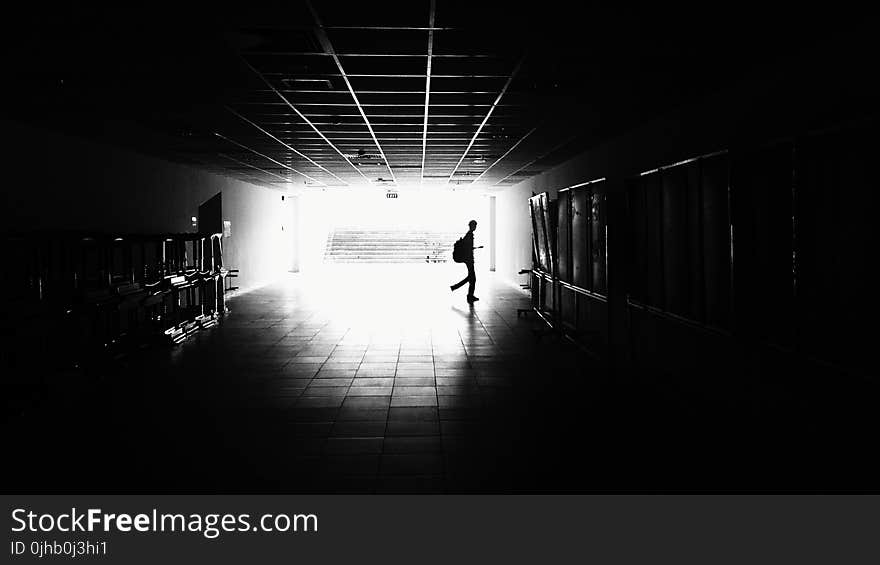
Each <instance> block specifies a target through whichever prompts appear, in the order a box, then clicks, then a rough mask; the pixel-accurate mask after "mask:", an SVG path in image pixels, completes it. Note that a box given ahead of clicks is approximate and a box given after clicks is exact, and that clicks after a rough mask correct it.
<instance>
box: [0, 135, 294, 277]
mask: <svg viewBox="0 0 880 565" xmlns="http://www.w3.org/2000/svg"><path fill="white" fill-rule="evenodd" d="M2 125H3V130H4V132H5V134H6V135H7V137H9V138H11V139H15V140H16V143H14V144H12V143H10V144H7V145H6V146H5V151H4V160H5V161H6V162H8V163H9V164H8V165H7V166H5V167H4V178H3V184H4V186H3V190H2V194H3V196H2V203H3V209H4V210H8V211H10V213H8V214H7V215H6V217H5V218H4V226H3V228H2V229H3V230H4V231H13V232H16V231H24V232H28V231H40V230H77V231H87V232H102V233H108V234H112V233H125V234H152V233H182V232H190V231H195V228H194V227H193V224H192V218H193V217H198V208H199V205H200V204H202V203H203V202H205V201H207V200H209V199H210V198H212V197H213V196H215V195H216V194H218V193H222V201H223V211H222V213H223V219H225V220H227V221H229V222H230V224H231V228H232V229H231V236H230V237H227V238H225V240H224V252H225V255H226V260H227V264H228V265H229V266H231V267H232V268H237V269H239V270H240V278H239V279H237V285H238V286H240V287H241V288H248V287H253V286H257V285H260V284H263V283H265V282H268V281H271V280H273V279H274V278H276V277H277V276H278V275H279V274H280V273H281V272H283V271H284V270H287V268H288V267H286V266H283V265H281V263H282V261H280V257H277V256H276V255H278V254H280V253H281V251H279V249H278V243H279V241H280V238H279V234H280V233H281V225H282V223H283V217H282V214H283V208H282V200H281V196H282V194H283V192H281V191H280V190H273V189H269V188H265V187H262V186H257V185H255V184H250V183H247V182H244V181H241V180H237V179H232V178H229V177H224V176H220V175H216V174H212V173H209V172H206V171H203V170H200V169H196V168H194V167H190V166H186V165H181V164H177V163H171V162H168V161H164V160H161V159H157V158H154V157H150V156H147V155H142V154H139V153H136V152H133V151H129V150H122V149H117V148H115V147H110V146H107V145H102V144H98V143H95V142H92V141H90V140H87V139H83V138H79V137H73V136H69V135H63V134H59V133H54V132H49V131H45V130H40V129H36V128H34V127H32V126H28V125H24V124H20V123H18V122H11V121H7V122H3V123H2ZM281 267H284V268H283V269H282V268H281Z"/></svg>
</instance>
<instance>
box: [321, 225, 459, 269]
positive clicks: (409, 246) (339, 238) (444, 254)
mask: <svg viewBox="0 0 880 565" xmlns="http://www.w3.org/2000/svg"><path fill="white" fill-rule="evenodd" d="M461 235H462V234H460V233H458V232H449V231H438V230H411V229H372V228H352V227H345V228H336V229H334V230H333V231H331V232H330V235H329V236H328V237H327V248H326V250H325V252H324V262H325V263H445V262H447V261H451V259H452V244H453V243H454V242H455V240H456V239H458V238H459V237H461Z"/></svg>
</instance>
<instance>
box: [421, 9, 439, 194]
mask: <svg viewBox="0 0 880 565" xmlns="http://www.w3.org/2000/svg"><path fill="white" fill-rule="evenodd" d="M435 9H436V2H435V0H431V8H430V12H429V15H428V26H429V27H431V28H433V27H434V12H435ZM433 54H434V31H433V30H432V31H429V32H428V63H427V66H426V69H425V75H426V78H425V122H424V124H423V128H422V166H421V168H420V170H419V186H421V185H422V183H423V182H424V180H425V156H426V154H427V151H428V112H429V108H430V105H431V60H432V58H431V56H432V55H433Z"/></svg>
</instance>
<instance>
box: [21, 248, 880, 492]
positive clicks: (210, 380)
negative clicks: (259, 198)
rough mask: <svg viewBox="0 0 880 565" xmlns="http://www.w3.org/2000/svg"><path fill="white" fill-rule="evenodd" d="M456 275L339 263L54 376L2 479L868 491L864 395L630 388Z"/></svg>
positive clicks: (502, 291) (491, 290)
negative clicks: (94, 371) (71, 377)
mask: <svg viewBox="0 0 880 565" xmlns="http://www.w3.org/2000/svg"><path fill="white" fill-rule="evenodd" d="M456 267H458V266H454V265H449V266H444V265H424V266H398V267H369V266H367V267H356V268H355V267H346V266H332V267H328V269H327V271H326V272H325V273H321V275H323V276H317V275H314V276H310V277H303V276H299V275H291V276H289V277H288V278H287V279H285V280H284V281H281V282H279V283H277V284H273V285H270V286H267V287H264V288H261V289H258V290H254V291H252V292H249V293H246V294H242V295H240V296H238V297H235V298H234V299H232V300H231V301H230V303H229V308H230V313H229V314H228V315H227V316H226V317H225V318H224V319H223V321H222V324H221V325H219V326H218V327H215V328H212V329H210V330H206V331H203V332H200V333H199V334H198V335H197V336H196V337H195V338H193V339H191V340H189V341H187V342H185V343H184V344H183V345H181V346H178V347H174V348H160V349H153V350H149V351H145V352H143V353H142V354H139V355H135V356H133V357H130V358H127V359H124V360H122V361H120V362H119V363H118V364H117V365H114V366H112V367H109V368H108V370H107V371H106V372H105V374H104V375H103V376H102V377H101V378H100V379H98V380H95V381H94V382H91V383H83V382H80V381H76V382H70V383H68V384H67V386H66V387H65V386H64V385H63V384H62V386H61V388H60V389H59V390H56V391H55V394H54V395H53V396H52V397H51V398H49V399H48V401H47V403H46V404H45V405H44V406H43V408H42V410H40V411H38V412H36V413H32V414H30V415H29V416H28V417H27V418H25V419H24V420H19V421H15V422H13V426H11V427H10V428H9V429H8V433H9V440H8V441H7V442H6V443H5V445H6V446H7V452H8V453H10V454H13V455H14V456H13V457H10V459H8V461H11V462H12V463H11V464H9V465H7V471H9V473H8V474H9V476H10V477H11V479H10V480H11V481H13V482H12V483H10V484H12V485H14V488H15V489H16V490H19V491H22V490H31V491H39V492H52V491H60V492H71V491H75V492H101V491H112V492H120V491H122V492H294V493H295V492H363V493H373V492H576V491H593V492H595V491H609V490H627V491H633V490H639V491H642V490H689V489H703V490H706V489H708V490H716V489H721V490H728V489H760V490H764V489H797V488H809V489H814V488H855V489H858V488H866V485H868V486H869V485H873V484H875V483H876V479H874V478H873V477H876V476H877V475H876V473H875V472H874V471H875V470H876V464H872V463H870V464H869V460H870V459H871V458H870V456H869V454H870V453H871V450H869V449H866V446H867V443H865V438H868V437H873V436H872V434H871V433H870V430H871V429H873V427H871V426H872V424H871V422H872V421H873V418H872V417H871V416H870V414H868V413H864V412H862V411H852V410H847V409H846V406H849V405H848V404H846V405H845V404H842V403H837V404H835V403H836V402H837V400H834V398H839V399H841V400H846V399H847V398H850V400H849V402H851V395H850V397H847V396H846V395H845V394H844V392H845V391H843V392H840V391H838V392H839V394H838V396H837V397H831V396H829V395H824V398H823V399H822V401H821V402H820V403H817V401H816V399H815V398H811V399H810V400H809V402H807V403H805V404H804V405H803V406H799V407H796V408H791V407H792V406H794V405H795V404H798V403H800V402H801V400H802V399H800V398H798V397H797V396H792V395H791V394H790V393H791V391H793V390H795V389H794V388H789V389H784V390H782V392H780V393H779V394H775V395H774V396H767V395H765V394H764V392H762V391H760V390H759V391H758V392H757V393H755V392H752V393H749V395H748V396H746V397H737V396H735V395H734V394H733V393H731V392H730V391H732V390H734V387H733V386H732V383H720V385H719V384H717V383H716V385H715V388H714V389H711V390H714V391H715V392H714V393H713V395H708V396H707V395H705V394H702V393H701V392H700V389H699V388H693V387H692V385H689V384H684V385H681V386H670V383H669V382H663V381H658V382H656V383H654V384H650V380H648V381H646V380H644V379H642V380H641V382H638V384H635V385H632V384H627V382H632V380H631V379H625V378H622V377H623V376H624V375H622V374H617V375H609V374H607V373H606V372H605V371H603V370H602V369H601V368H599V367H598V366H597V365H596V364H595V363H594V362H592V361H590V360H589V359H588V358H586V357H585V356H583V355H582V354H580V353H579V352H578V351H577V350H575V349H574V348H572V347H571V346H569V345H568V344H566V343H565V342H561V343H560V342H557V341H555V340H554V339H552V338H547V337H545V338H543V339H541V340H538V339H537V338H536V334H535V329H536V328H537V329H540V328H541V326H540V324H539V323H538V322H537V321H536V320H535V319H534V318H533V317H531V316H529V317H521V318H520V317H517V308H521V307H525V306H526V305H527V304H528V298H527V296H526V295H525V294H523V293H522V292H521V291H520V290H519V289H518V288H516V287H513V286H508V285H505V284H502V283H500V282H498V281H495V280H493V278H492V277H491V275H489V274H481V275H480V278H479V281H478V291H477V294H478V296H480V297H481V300H480V301H479V302H477V303H476V304H474V305H473V306H471V305H468V304H467V303H466V302H465V295H464V293H463V291H459V292H458V293H456V294H452V293H450V292H449V287H448V285H449V283H451V282H453V281H454V280H456V279H457V278H460V277H461V276H462V273H461V272H460V271H461V270H463V269H460V268H456ZM694 382H696V383H700V382H712V376H711V375H698V376H697V379H696V380H693V381H691V383H694ZM689 387H690V388H689ZM829 390H830V389H829ZM828 399H832V400H828ZM756 400H757V401H758V402H757V403H756ZM758 404H760V405H764V406H765V408H762V409H760V410H756V409H754V406H755V405H758ZM853 414H861V419H857V420H853V419H852V416H853ZM852 422H859V425H858V426H854V425H851V423H852ZM866 426H867V427H866ZM831 461H834V462H835V464H834V466H833V468H832V469H831V470H830V471H828V470H826V469H827V468H828V465H827V464H828V463H829V462H831Z"/></svg>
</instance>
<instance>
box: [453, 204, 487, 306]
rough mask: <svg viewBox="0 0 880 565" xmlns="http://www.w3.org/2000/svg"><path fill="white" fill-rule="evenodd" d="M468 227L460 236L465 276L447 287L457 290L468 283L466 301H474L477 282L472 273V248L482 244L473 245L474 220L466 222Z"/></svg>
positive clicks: (475, 276) (475, 223)
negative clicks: (462, 235)
mask: <svg viewBox="0 0 880 565" xmlns="http://www.w3.org/2000/svg"><path fill="white" fill-rule="evenodd" d="M468 227H469V228H470V229H469V230H468V232H467V233H466V234H464V237H462V238H461V239H462V247H463V248H464V253H465V255H464V261H462V263H464V264H465V265H466V266H467V270H468V274H467V277H465V278H463V279H461V281H459V282H457V283H455V284H454V285H452V286H450V287H449V289H450V290H452V291H455V290H458V289H459V288H461V287H462V286H464V283H468V295H467V301H468V302H472V303H473V302H476V301H477V300H479V298H477V297H476V296H474V287H475V286H476V284H477V275H476V274H475V273H474V249H481V248H482V247H483V246H482V245H481V246H479V247H474V230H476V229H477V222H476V220H471V221H470V222H468Z"/></svg>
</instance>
